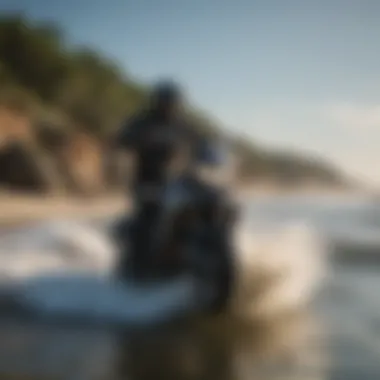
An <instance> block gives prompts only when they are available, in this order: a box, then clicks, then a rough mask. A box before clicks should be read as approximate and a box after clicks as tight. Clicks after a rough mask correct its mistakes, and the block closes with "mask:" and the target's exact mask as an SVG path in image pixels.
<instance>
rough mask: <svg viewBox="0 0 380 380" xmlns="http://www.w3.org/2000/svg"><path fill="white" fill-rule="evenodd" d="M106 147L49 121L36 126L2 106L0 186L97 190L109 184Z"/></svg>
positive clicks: (42, 190)
mask: <svg viewBox="0 0 380 380" xmlns="http://www.w3.org/2000/svg"><path fill="white" fill-rule="evenodd" d="M106 152H107V149H106V148H105V147H104V146H103V144H102V143H101V142H100V141H99V140H97V139H96V138H94V137H93V136H90V135H88V134H85V133H83V132H76V133H74V132H73V133H64V132H63V131H62V130H60V129H58V128H55V127H54V126H52V125H47V124H45V125H36V124H33V123H32V122H31V119H30V118H28V117H25V116H23V115H22V114H18V113H17V112H15V111H13V110H10V109H6V108H0V186H1V187H3V188H7V189H10V190H18V191H22V192H38V193H47V194H49V193H62V192H69V193H75V194H80V195H97V194H99V193H102V192H104V191H106V190H108V188H109V183H108V177H107V175H106V170H107V166H106V165H105V159H106ZM113 161H115V159H114V160H113ZM113 165H114V166H115V164H113ZM114 182H115V183H118V182H117V181H114Z"/></svg>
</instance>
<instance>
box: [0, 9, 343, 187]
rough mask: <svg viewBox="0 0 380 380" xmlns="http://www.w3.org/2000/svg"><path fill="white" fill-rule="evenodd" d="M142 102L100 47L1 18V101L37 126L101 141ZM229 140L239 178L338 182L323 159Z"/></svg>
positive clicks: (137, 88)
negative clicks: (95, 48)
mask: <svg viewBox="0 0 380 380" xmlns="http://www.w3.org/2000/svg"><path fill="white" fill-rule="evenodd" d="M144 100H145V91H144V88H143V86H142V85H141V84H139V83H137V82H136V81H135V80H133V79H132V78H130V77H128V76H127V75H125V74H124V72H123V71H122V70H121V69H120V68H119V67H117V66H116V65H115V64H114V63H113V62H110V61H109V60H108V59H107V58H105V57H103V56H101V55H99V54H98V53H97V52H94V51H91V50H88V49H86V48H78V49H74V48H73V47H72V46H68V44H67V43H66V41H65V38H64V35H63V34H62V33H61V32H60V31H59V30H57V28H56V27H55V26H54V25H50V24H41V23H38V24H35V23H32V22H31V21H29V20H28V19H26V18H24V17H22V16H18V15H15V16H12V17H10V16H9V15H8V16H7V17H3V18H0V103H1V104H2V105H6V106H7V107H9V108H11V109H13V110H17V111H18V112H24V113H25V114H28V115H29V117H30V118H31V120H33V126H34V128H42V129H44V128H47V129H53V130H56V131H59V134H61V135H70V134H72V133H74V132H76V131H85V132H86V133H88V134H91V135H92V136H95V137H96V139H98V140H99V141H106V140H107V139H108V138H109V137H110V136H111V134H112V133H113V131H114V130H115V127H117V126H118V125H119V123H120V122H121V121H122V119H123V118H125V117H126V116H128V115H130V114H132V113H133V112H134V111H135V110H136V109H137V108H138V107H139V106H140V105H141V104H143V102H144ZM191 114H192V115H193V116H194V117H195V118H196V120H197V121H198V122H199V125H200V128H202V129H203V130H205V131H208V132H212V133H216V132H218V133H219V131H218V128H217V127H216V126H215V125H214V123H213V121H212V120H211V119H209V118H208V117H207V116H204V115H201V114H200V113H199V112H197V111H196V110H192V111H191ZM233 143H234V146H235V148H236V152H237V156H238V157H239V158H240V161H241V166H240V171H241V173H240V174H241V178H242V179H244V180H247V181H249V180H251V179H260V178H266V179H269V180H271V179H275V180H279V181H281V182H284V183H285V182H286V181H288V182H293V183H295V182H294V181H298V182H299V181H303V180H314V181H317V182H319V183H323V184H329V185H330V184H331V185H332V184H340V183H342V179H341V176H340V174H338V172H336V171H335V170H333V169H331V167H330V166H329V165H327V164H322V163H321V162H317V161H311V160H307V159H305V158H301V157H299V156H293V155H290V154H280V153H273V152H270V151H264V150H263V149H261V148H259V147H255V146H254V145H253V144H250V143H248V142H246V141H245V140H243V139H238V138H237V139H236V140H235V141H234V142H233Z"/></svg>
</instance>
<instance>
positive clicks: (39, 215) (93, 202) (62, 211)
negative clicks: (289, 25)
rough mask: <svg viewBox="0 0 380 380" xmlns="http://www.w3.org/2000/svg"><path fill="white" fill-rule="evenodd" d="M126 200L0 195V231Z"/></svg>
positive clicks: (93, 214) (338, 193) (260, 194)
mask: <svg viewBox="0 0 380 380" xmlns="http://www.w3.org/2000/svg"><path fill="white" fill-rule="evenodd" d="M232 194H233V196H234V197H235V198H236V199H238V200H239V201H243V200H247V199H248V200H249V199H254V198H258V199H266V200H267V199H270V198H277V197H290V198H293V197H315V198H316V199H318V198H319V199H328V198H340V199H350V198H352V197H358V196H361V197H364V196H366V197H368V199H370V198H371V195H370V194H369V193H368V192H365V191H353V190H349V191H344V190H326V189H325V190H323V189H322V190H321V189H298V190H297V189H296V190H292V191H290V190H283V189H275V188H265V187H259V186H258V187H257V188H254V189H253V188H251V189H235V191H233V192H232ZM130 206H131V204H130V202H129V200H128V198H127V197H126V196H125V195H122V194H113V195H112V194H109V195H103V196H98V197H94V198H80V197H75V196H67V195H65V196H43V195H27V194H25V195H21V194H1V193H0V210H1V212H0V228H6V227H17V226H21V225H26V224H30V223H35V222H42V221H48V220H52V219H55V218H75V219H81V218H102V217H107V216H112V215H117V214H119V213H123V212H124V211H125V210H128V209H129V208H130Z"/></svg>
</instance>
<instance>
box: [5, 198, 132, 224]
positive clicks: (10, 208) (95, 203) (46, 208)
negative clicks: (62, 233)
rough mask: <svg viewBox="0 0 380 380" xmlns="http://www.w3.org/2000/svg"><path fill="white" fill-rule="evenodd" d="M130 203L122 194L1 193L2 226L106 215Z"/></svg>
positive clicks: (119, 211) (115, 212)
mask: <svg viewBox="0 0 380 380" xmlns="http://www.w3.org/2000/svg"><path fill="white" fill-rule="evenodd" d="M129 206H130V205H129V203H128V201H127V200H125V199H124V198H123V197H122V196H103V197H97V198H79V197H78V198H75V197H64V196H55V197H41V196H25V195H1V196H0V227H1V229H7V228H13V227H17V226H21V225H28V224H31V223H35V222H41V221H46V220H51V219H56V218H59V219H62V218H63V219H64V218H75V219H82V218H84V219H91V218H103V217H107V216H111V215H115V214H118V213H121V212H123V211H125V209H128V208H129Z"/></svg>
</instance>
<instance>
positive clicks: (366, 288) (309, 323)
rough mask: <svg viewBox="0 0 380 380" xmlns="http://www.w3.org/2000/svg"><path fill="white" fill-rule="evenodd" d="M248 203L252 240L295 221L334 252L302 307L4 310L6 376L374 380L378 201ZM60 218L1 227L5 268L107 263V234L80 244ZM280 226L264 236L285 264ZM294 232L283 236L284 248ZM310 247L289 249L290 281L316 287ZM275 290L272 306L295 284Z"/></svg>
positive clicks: (0, 324) (1, 362) (1, 348)
mask: <svg viewBox="0 0 380 380" xmlns="http://www.w3.org/2000/svg"><path fill="white" fill-rule="evenodd" d="M243 212H244V214H245V218H246V220H247V221H248V222H249V225H250V227H249V228H250V230H251V231H253V232H252V236H253V237H254V236H255V231H257V230H259V229H260V228H261V227H262V226H263V225H265V226H273V231H276V228H277V229H278V228H279V227H278V226H280V227H281V228H282V227H286V226H289V225H292V224H298V225H302V226H307V227H312V228H315V229H316V230H318V231H320V233H321V235H322V236H323V237H324V239H325V240H326V242H327V243H328V244H327V248H326V249H327V250H328V252H327V254H325V253H324V254H325V257H324V258H323V261H324V264H325V268H324V273H323V276H321V278H320V280H319V281H320V283H319V286H318V287H317V288H316V293H315V294H314V297H313V302H312V303H311V304H308V305H307V307H305V306H304V307H299V308H292V309H291V310H283V312H278V313H277V314H276V313H272V314H271V315H270V317H269V316H268V317H266V315H264V316H261V317H260V318H252V319H249V318H248V319H247V318H245V319H239V318H232V317H230V316H229V317H226V316H221V317H218V318H207V319H202V320H197V321H192V322H191V323H190V322H188V323H186V324H177V325H175V326H168V327H165V328H160V329H156V330H150V331H149V332H141V331H135V332H133V331H122V330H120V329H118V330H115V329H114V328H111V327H110V326H106V325H104V326H102V327H96V328H95V327H91V326H84V325H81V326H75V325H73V326H67V325H65V326H58V325H55V324H49V325H46V324H45V325H43V324H39V325H37V324H35V323H32V322H28V321H27V320H26V321H25V320H23V321H22V322H21V321H19V320H15V319H14V318H5V317H4V318H1V320H0V379H14V378H23V379H29V378H30V379H36V378H41V379H42V378H44V379H56V378H60V379H63V378H65V379H76V378H78V379H131V380H132V379H136V380H137V379H138V380H140V379H141V380H142V379H161V378H162V379H179V380H181V379H207V380H214V379H215V380H222V379H226V380H227V379H228V380H232V379H234V380H235V379H237V380H240V379H261V380H263V379H264V380H277V379H302V380H306V379H321V380H322V379H326V380H327V379H331V380H339V379H342V380H343V379H348V380H351V379H352V380H354V379H368V380H377V379H379V378H380V301H379V297H378V289H379V287H380V260H379V261H377V259H374V258H375V257H376V252H377V251H378V252H379V254H380V234H379V232H380V205H379V206H378V205H376V204H373V203H371V201H370V200H366V199H360V198H352V199H340V198H339V197H336V198H323V199H322V198H320V199H315V198H314V199H311V198H296V197H293V198H291V197H281V198H276V199H266V200H253V201H251V202H248V203H246V204H245V205H244V208H243ZM94 225H95V227H94V228H95V229H96V230H97V231H99V233H100V234H101V233H102V231H103V230H104V229H105V226H104V225H105V223H99V222H96V223H95V224H94ZM63 226H64V225H63V224H60V223H55V224H51V223H50V225H49V228H48V227H47V226H46V225H40V226H36V227H33V228H28V229H23V230H20V231H14V232H13V233H9V232H8V233H6V234H3V235H2V236H1V239H2V240H1V241H0V244H1V245H0V248H1V252H2V253H1V255H0V256H1V257H0V260H1V261H0V264H1V268H0V269H1V276H0V277H2V278H4V277H6V276H7V274H8V276H9V273H10V272H12V275H13V276H21V277H22V276H25V275H31V274H33V273H35V272H36V268H37V267H38V268H41V267H43V268H45V267H49V268H53V267H54V268H61V267H62V263H63V262H65V263H66V265H67V268H69V269H73V268H86V269H89V270H94V271H98V270H101V269H102V268H104V267H109V266H112V262H110V258H109V257H108V256H107V252H108V251H109V249H111V248H110V247H109V246H108V245H107V244H108V243H105V242H104V240H102V239H98V238H94V236H93V235H94V234H92V235H91V236H88V235H87V236H86V235H84V236H83V239H82V241H81V242H80V244H79V243H78V244H79V245H80V248H78V247H76V246H73V243H72V242H70V239H68V235H67V234H69V233H70V232H69V231H66V232H65V233H66V235H65V233H63V234H62V232H60V234H61V237H60V239H57V231H62V230H64V227H63ZM274 226H277V227H276V228H275V227H274ZM276 234H277V232H273V234H272V235H271V238H269V239H267V240H266V243H265V244H266V246H269V242H270V244H272V245H271V246H272V247H277V248H276V249H277V251H278V252H277V251H276V252H272V253H273V254H272V261H274V262H276V261H277V260H276V254H278V262H281V260H283V257H282V256H284V255H285V253H284V252H281V249H280V247H279V246H281V239H280V238H279V235H276ZM252 236H251V237H252ZM48 237H50V238H48ZM52 237H53V238H52ZM292 239H293V243H292V244H294V247H295V248H294V252H296V251H297V252H298V251H300V250H299V247H300V244H299V243H298V241H297V238H294V237H293V238H292ZM292 239H290V240H288V241H287V251H289V252H291V251H292V249H291V245H290V243H291V242H292ZM276 240H277V242H276ZM275 243H277V245H276V244H275ZM263 244H264V243H263ZM310 244H311V243H310ZM297 246H298V248H297V249H296V247H297ZM15 247H17V249H16V248H15ZM31 247H33V248H31ZM38 247H40V249H39V248H38ZM78 249H82V251H83V254H81V255H79V256H80V259H78V258H77V256H78V255H76V256H75V255H74V254H73V252H77V251H78ZM313 250H314V253H315V247H312V246H309V247H308V246H307V245H306V246H305V243H304V245H303V251H300V252H298V254H297V255H293V256H291V257H292V260H293V263H294V265H293V267H294V272H295V276H296V278H297V281H294V284H295V285H293V288H294V287H301V288H302V287H304V288H306V287H308V286H310V276H314V275H315V265H316V261H315V260H310V255H311V252H312V251H313ZM272 251H273V249H272ZM57 252H59V254H58V253H57ZM85 252H92V254H96V255H97V259H94V256H92V257H88V256H86V254H85ZM345 252H350V256H347V257H349V259H345ZM73 256H75V257H73ZM351 258H352V260H351ZM369 258H371V259H369ZM261 259H262V258H261ZM111 261H112V260H111ZM285 282H286V281H285ZM276 294H277V295H276V296H275V295H273V297H272V298H273V299H272V303H276V302H280V301H281V300H280V299H279V300H278V298H281V297H286V295H285V294H288V293H286V292H285V293H281V292H280V293H276ZM279 294H280V295H279ZM281 294H284V296H281ZM300 294H301V293H300ZM279 310H280V309H279Z"/></svg>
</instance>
